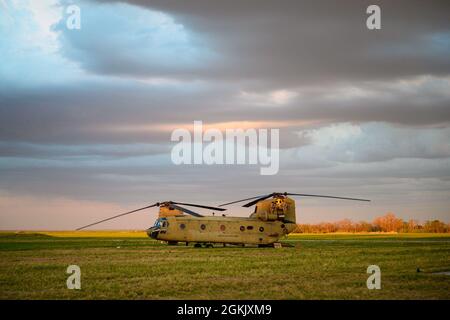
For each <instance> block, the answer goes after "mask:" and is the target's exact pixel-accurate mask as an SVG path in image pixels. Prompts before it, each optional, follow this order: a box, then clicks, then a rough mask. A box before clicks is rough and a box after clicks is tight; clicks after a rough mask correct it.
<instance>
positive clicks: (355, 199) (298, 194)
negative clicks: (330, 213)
mask: <svg viewBox="0 0 450 320" xmlns="http://www.w3.org/2000/svg"><path fill="white" fill-rule="evenodd" d="M283 194H284V195H288V196H300V197H316V198H331V199H342V200H354V201H367V202H370V200H367V199H358V198H346V197H336V196H324V195H320V194H306V193H289V192H288V193H283Z"/></svg>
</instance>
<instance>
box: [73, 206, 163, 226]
mask: <svg viewBox="0 0 450 320" xmlns="http://www.w3.org/2000/svg"><path fill="white" fill-rule="evenodd" d="M156 206H159V203H155V204H152V205H150V206H146V207H143V208H139V209H136V210H132V211H128V212H125V213H121V214H118V215H117V216H114V217H110V218H107V219H103V220H101V221H97V222H94V223H91V224H88V225H87V226H84V227H81V228H78V229H76V230H81V229H84V228H87V227H91V226H93V225H96V224H99V223H102V222H105V221H109V220H112V219H116V218H119V217H122V216H126V215H127V214H131V213H134V212H138V211H141V210H144V209H148V208H152V207H156Z"/></svg>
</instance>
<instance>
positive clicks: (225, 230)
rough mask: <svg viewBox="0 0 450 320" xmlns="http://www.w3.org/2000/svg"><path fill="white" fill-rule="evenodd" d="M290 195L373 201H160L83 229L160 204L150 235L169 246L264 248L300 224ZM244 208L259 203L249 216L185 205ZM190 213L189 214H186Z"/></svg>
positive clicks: (277, 196) (275, 196) (271, 197)
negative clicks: (297, 198)
mask: <svg viewBox="0 0 450 320" xmlns="http://www.w3.org/2000/svg"><path fill="white" fill-rule="evenodd" d="M288 196H300V197H318V198H332V199H343V200H355V201H370V200H366V199H356V198H344V197H335V196H325V195H316V194H303V193H288V192H284V193H279V192H273V193H271V194H267V195H263V196H256V197H251V198H247V199H242V200H237V201H232V202H229V203H224V204H222V205H220V206H219V207H211V206H204V205H198V204H192V203H182V202H173V201H166V202H157V203H155V204H152V205H149V206H146V207H143V208H139V209H136V210H133V211H129V212H125V213H122V214H119V215H116V216H113V217H110V218H107V219H104V220H101V221H98V222H95V223H91V224H89V225H87V226H84V227H81V228H78V229H77V230H81V229H84V228H87V227H90V226H93V225H96V224H99V223H102V222H105V221H108V220H112V219H115V218H118V217H121V216H125V215H128V214H131V213H134V212H138V211H141V210H144V209H148V208H152V207H159V216H158V219H157V220H156V221H155V224H154V225H153V227H151V228H149V229H147V234H148V236H149V237H151V238H153V239H156V240H161V241H166V242H167V243H168V244H169V245H176V244H178V242H184V243H185V244H186V245H188V244H189V243H194V244H195V246H196V247H201V246H202V245H205V246H206V247H212V246H213V244H215V243H216V244H217V243H219V244H223V245H224V246H225V245H226V244H231V245H243V246H244V245H246V244H248V245H258V246H260V247H267V246H274V243H276V242H277V241H278V240H279V239H280V238H282V237H284V236H286V235H287V234H289V233H291V232H292V231H294V229H295V227H296V217H295V201H294V200H293V199H291V198H290V197H288ZM249 200H251V201H250V202H248V203H246V204H244V205H243V207H246V208H248V207H251V206H253V205H255V210H254V212H253V213H252V214H250V216H249V217H227V216H225V215H221V216H215V215H213V216H203V215H201V214H199V213H197V212H194V211H191V210H189V209H186V208H184V207H182V205H185V206H191V207H197V208H203V209H209V210H216V211H224V210H226V209H224V208H222V207H223V206H227V205H231V204H235V203H239V202H243V201H249ZM186 214H187V215H186Z"/></svg>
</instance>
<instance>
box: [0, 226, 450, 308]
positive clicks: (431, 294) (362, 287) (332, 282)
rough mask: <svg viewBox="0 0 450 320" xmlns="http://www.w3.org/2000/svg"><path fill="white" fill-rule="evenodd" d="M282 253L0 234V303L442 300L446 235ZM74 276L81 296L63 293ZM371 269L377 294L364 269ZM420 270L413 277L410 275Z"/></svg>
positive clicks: (345, 239)
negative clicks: (75, 269) (74, 268)
mask: <svg viewBox="0 0 450 320" xmlns="http://www.w3.org/2000/svg"><path fill="white" fill-rule="evenodd" d="M285 241H286V242H289V243H291V244H293V245H294V247H292V248H281V249H273V248H261V249H258V248H238V247H227V248H222V247H216V248H214V249H206V248H200V249H198V248H193V247H191V246H189V247H184V246H182V245H180V246H177V247H172V246H167V245H162V244H160V243H158V242H157V241H154V240H151V239H149V238H147V237H146V235H145V233H144V232H129V231H120V232H113V231H105V232H92V231H84V232H34V233H32V232H19V233H14V232H1V233H0V299H450V276H447V275H437V274H434V272H442V271H450V236H449V235H448V234H447V235H444V234H399V235H396V234H324V235H322V234H302V235H299V234H294V235H291V236H290V237H289V238H288V239H286V240H285ZM71 264H76V265H79V266H80V268H81V273H82V275H81V285H82V289H81V290H68V289H67V287H66V279H67V277H68V274H66V269H67V266H69V265H71ZM372 264H376V265H378V266H379V267H380V268H381V286H382V288H381V290H368V289H367V287H366V280H367V277H368V276H369V274H367V273H366V269H367V267H368V266H369V265H372ZM417 268H420V269H421V271H422V272H417V271H416V269H417Z"/></svg>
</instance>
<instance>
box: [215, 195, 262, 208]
mask: <svg viewBox="0 0 450 320" xmlns="http://www.w3.org/2000/svg"><path fill="white" fill-rule="evenodd" d="M262 197H265V195H264V196H256V197H251V198H247V199H242V200H237V201H232V202H228V203H224V204H221V205H220V206H219V207H223V206H228V205H230V204H234V203H238V202H243V201H248V200H252V199H257V198H258V199H259V198H262Z"/></svg>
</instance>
